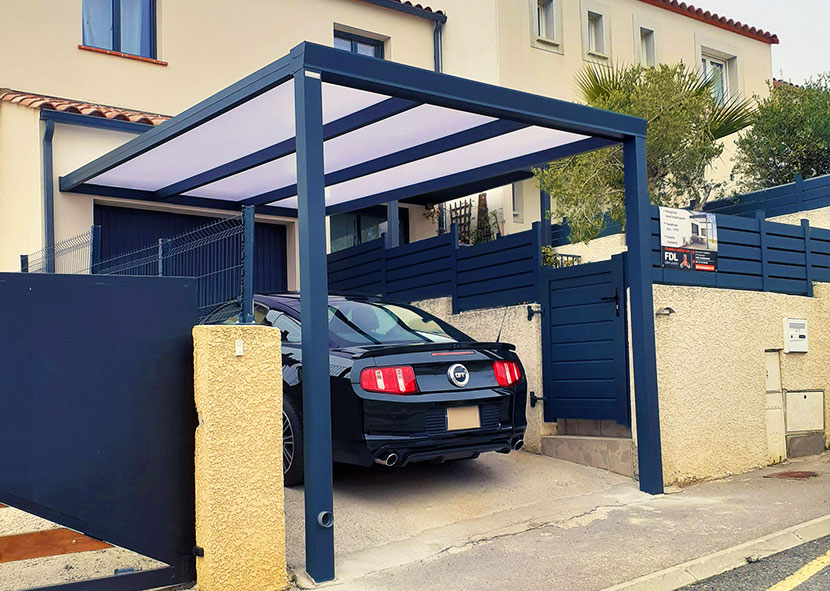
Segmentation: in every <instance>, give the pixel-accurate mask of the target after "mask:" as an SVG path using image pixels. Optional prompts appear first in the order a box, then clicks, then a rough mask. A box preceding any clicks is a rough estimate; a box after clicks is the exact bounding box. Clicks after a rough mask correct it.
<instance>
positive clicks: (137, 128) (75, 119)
mask: <svg viewBox="0 0 830 591" xmlns="http://www.w3.org/2000/svg"><path fill="white" fill-rule="evenodd" d="M40 120H41V121H54V122H55V123H64V124H66V125H78V126H80V127H92V128H95V129H107V130H109V131H123V132H125V133H144V132H145V131H150V130H151V129H153V128H154V126H153V125H148V124H146V123H135V122H133V121H122V120H120V119H107V118H106V117H94V116H92V115H82V114H80V113H68V112H66V111H52V110H43V111H41V112H40Z"/></svg>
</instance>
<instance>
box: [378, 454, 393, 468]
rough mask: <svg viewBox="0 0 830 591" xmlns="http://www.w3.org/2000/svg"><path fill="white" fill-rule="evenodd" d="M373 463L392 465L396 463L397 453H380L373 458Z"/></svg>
mask: <svg viewBox="0 0 830 591" xmlns="http://www.w3.org/2000/svg"><path fill="white" fill-rule="evenodd" d="M375 463H376V464H380V465H381V466H390V467H391V466H394V465H395V464H397V463H398V454H396V453H395V452H389V453H388V454H386V455H384V454H381V455H379V456H378V457H376V458H375Z"/></svg>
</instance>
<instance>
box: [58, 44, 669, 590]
mask: <svg viewBox="0 0 830 591" xmlns="http://www.w3.org/2000/svg"><path fill="white" fill-rule="evenodd" d="M288 80H292V81H293V86H294V87H293V92H294V113H293V116H294V120H295V133H296V136H295V138H294V139H293V142H294V145H293V146H289V147H291V148H292V149H294V150H295V151H296V172H297V177H296V194H297V210H296V215H297V217H298V229H299V251H300V252H299V255H300V277H301V289H300V293H301V314H302V318H303V327H302V330H303V345H302V346H303V360H304V365H305V366H306V367H305V368H304V372H303V373H304V381H303V410H304V426H305V434H306V441H305V458H306V459H305V462H306V465H305V478H306V486H305V527H306V571H307V572H308V574H309V575H310V576H311V577H312V578H313V579H315V580H316V581H318V582H319V581H326V580H330V579H332V578H334V538H333V530H332V528H331V519H330V518H331V513H332V510H333V500H332V470H331V460H332V453H331V452H332V449H331V415H330V406H329V404H330V402H329V401H330V388H329V371H328V354H327V351H328V323H327V300H326V298H327V290H328V283H327V273H326V247H325V244H326V240H325V232H326V229H325V216H326V215H327V214H332V213H336V212H338V211H348V210H352V209H357V208H361V207H366V206H369V205H374V204H379V203H388V202H391V201H395V200H400V199H411V198H417V197H419V196H422V195H424V194H431V195H434V196H438V197H440V196H441V195H443V196H449V197H448V198H453V197H454V196H460V195H463V194H469V193H472V192H475V191H478V190H483V189H485V188H491V187H495V186H500V185H503V184H505V182H504V181H505V180H507V179H515V178H521V177H523V176H527V175H528V174H529V173H528V170H529V168H530V167H532V166H539V165H543V164H544V163H546V162H549V161H551V160H554V159H556V158H561V157H564V156H568V155H571V154H575V153H579V152H584V151H588V150H593V149H597V148H600V147H603V146H607V145H610V144H614V143H620V144H622V145H623V163H624V170H625V203H626V216H627V232H626V240H627V243H628V251H629V257H628V260H629V268H628V277H629V284H630V297H629V309H630V312H631V332H632V335H631V338H632V351H633V357H634V359H633V373H634V384H635V389H636V392H637V404H636V420H637V433H638V457H639V469H640V488H641V490H643V491H646V492H650V493H661V492H662V490H663V475H662V458H661V451H660V430H659V418H658V405H657V373H656V361H655V348H654V317H653V302H652V291H651V250H650V244H649V239H650V234H651V231H650V226H649V224H650V216H649V200H648V187H647V181H646V169H645V165H646V160H645V133H646V122H645V121H644V120H642V119H638V118H635V117H630V116H626V115H621V114H617V113H612V112H609V111H602V110H599V109H594V108H591V107H587V106H584V105H579V104H575V103H569V102H565V101H561V100H557V99H552V98H549V97H543V96H538V95H532V94H528V93H525V92H520V91H517V90H512V89H508V88H502V87H498V86H493V85H489V84H484V83H481V82H476V81H472V80H466V79H462V78H457V77H452V76H447V75H444V74H438V73H435V72H432V71H428V70H422V69H418V68H413V67H410V66H406V65H402V64H398V63H394V62H388V61H382V60H376V59H371V58H366V57H362V56H357V55H353V54H350V53H347V52H344V51H340V50H336V49H333V48H329V47H323V46H320V45H315V44H312V43H302V44H300V45H298V46H297V47H295V48H294V49H292V50H291V52H290V53H289V54H288V55H287V56H285V57H283V58H281V59H279V60H277V61H275V62H274V63H272V64H270V65H268V66H266V67H264V68H262V69H261V70H259V71H257V72H255V73H253V74H251V75H249V76H247V77H245V78H243V79H242V80H240V81H239V82H237V83H235V84H233V85H231V86H229V87H228V88H226V89H225V90H222V91H221V92H219V93H217V94H215V95H214V96H212V97H210V98H208V99H206V100H204V101H202V102H200V103H198V104H197V105H195V106H194V107H191V108H190V109H188V110H186V111H184V112H183V113H182V114H180V115H178V116H176V117H174V118H172V119H171V120H169V121H168V122H166V123H164V124H162V125H160V126H158V127H156V128H154V129H151V130H149V131H147V132H145V133H144V134H142V135H141V136H138V137H136V138H135V139H133V140H131V141H130V142H128V143H126V144H124V145H122V146H121V147H119V148H116V149H114V150H112V151H111V152H110V153H108V154H106V155H104V156H102V157H100V158H98V159H96V160H94V161H92V162H90V163H89V164H87V165H85V166H83V167H81V168H79V169H78V170H76V171H74V172H72V173H70V174H68V175H66V176H63V177H61V179H60V188H61V190H62V191H72V192H79V193H88V194H93V195H106V196H111V197H124V198H131V199H141V200H148V201H162V202H166V203H180V204H183V205H191V206H197V207H211V208H217V207H219V208H226V209H238V208H239V206H240V202H238V201H228V202H221V201H219V200H217V199H205V198H201V197H193V196H189V197H188V196H185V195H181V194H180V193H181V191H180V192H178V193H177V192H176V191H175V190H172V191H171V190H168V191H167V192H162V194H159V193H157V192H152V191H140V190H136V189H131V188H125V187H118V186H101V185H96V184H94V183H89V182H88V181H90V179H93V178H94V177H96V176H97V175H99V174H102V173H104V172H106V171H108V170H110V169H113V168H114V167H116V166H119V165H121V164H123V163H126V162H129V161H131V160H132V159H134V158H136V157H138V156H140V155H141V154H144V153H147V152H149V151H151V150H153V148H155V147H157V146H160V145H162V144H164V143H165V142H167V141H169V140H171V139H173V138H176V137H177V136H180V135H182V134H185V133H187V132H188V131H190V130H193V129H195V128H196V127H198V126H200V125H202V124H204V123H206V122H209V121H210V120H212V119H214V118H216V117H218V116H221V115H222V114H224V113H227V112H229V111H231V110H233V109H234V108H236V107H238V106H239V105H242V104H243V103H245V102H246V101H248V100H251V99H252V98H254V97H257V96H259V95H261V94H263V93H265V92H267V91H268V90H270V89H273V88H274V87H276V86H278V85H280V84H282V83H284V82H286V81H288ZM324 83H333V84H337V85H342V86H345V87H350V88H354V89H359V90H364V91H370V92H375V93H380V94H383V95H388V96H390V97H393V98H394V100H395V101H398V102H400V101H414V102H417V103H419V104H423V103H426V104H431V105H438V106H441V107H447V108H450V109H456V110H459V111H464V112H467V113H475V114H479V115H484V116H488V117H495V118H497V119H502V120H506V121H509V122H514V123H518V124H527V125H535V126H540V127H545V128H551V129H556V130H562V131H566V132H571V133H578V134H582V135H585V136H589V137H588V138H587V139H584V140H581V141H578V142H573V143H571V144H565V145H563V146H560V147H558V148H554V149H553V150H546V151H544V152H543V153H539V152H536V153H532V154H525V155H521V156H519V157H515V158H510V159H508V160H506V161H503V162H496V163H492V164H489V165H486V166H482V167H478V168H476V169H473V170H466V171H463V172H460V173H457V174H453V175H448V176H444V177H441V178H433V179H428V180H427V181H425V182H421V183H417V184H415V185H410V186H406V187H400V188H396V189H394V190H390V191H385V192H381V193H378V194H375V195H370V196H366V197H362V198H358V199H354V200H352V201H347V202H345V203H341V204H339V205H338V206H336V207H331V206H329V207H326V184H327V180H329V179H328V178H327V177H328V176H329V175H330V174H331V173H329V174H328V175H327V174H326V172H325V169H324V149H323V146H324V141H325V140H326V138H327V134H328V131H330V130H327V126H328V125H330V124H327V125H324V123H323V116H322V112H323V101H322V94H323V92H322V86H323V84H324ZM388 106H389V104H388V103H387V107H388ZM280 115H281V114H275V117H278V116H280ZM282 115H283V116H285V115H286V114H282ZM288 116H290V114H289V115H288ZM355 117H356V118H357V119H355V120H353V121H351V124H352V125H356V126H358V127H359V126H360V124H361V121H360V118H361V117H365V118H366V119H365V120H364V121H362V123H363V124H364V125H366V124H370V123H372V122H374V121H377V113H374V114H371V113H369V114H367V113H362V114H355ZM341 123H342V122H341ZM473 135H475V134H473ZM473 139H474V138H473ZM439 153H440V152H439ZM261 157H262V155H261V154H249V155H246V156H245V157H244V158H242V159H240V160H243V162H236V163H235V164H234V163H229V164H233V165H234V166H236V167H242V166H250V165H251V161H252V160H256V158H261ZM246 159H247V160H246ZM170 166H176V163H175V162H171V163H170ZM223 166H224V165H223ZM357 172H359V171H357ZM210 174H212V175H216V176H217V178H224V177H221V175H223V174H224V175H225V177H226V176H227V174H228V170H227V169H223V167H222V166H219V167H216V168H214V169H212V170H211V171H210ZM517 175H518V177H517ZM188 180H190V179H188ZM205 180H210V179H205V178H202V179H199V180H198V182H203V181H205ZM508 182H509V180H508ZM168 189H170V187H168ZM465 191H466V193H465ZM257 209H258V211H261V212H263V213H265V212H268V213H278V214H281V215H286V214H288V215H294V214H293V212H292V211H286V210H285V208H282V207H279V206H271V205H268V206H266V205H261V204H260V205H258V208H257ZM324 352H325V353H324Z"/></svg>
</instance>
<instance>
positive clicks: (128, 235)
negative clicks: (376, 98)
mask: <svg viewBox="0 0 830 591" xmlns="http://www.w3.org/2000/svg"><path fill="white" fill-rule="evenodd" d="M3 12H4V14H3V18H2V19H0V38H1V39H3V42H4V44H5V51H3V52H1V53H0V269H2V270H16V269H18V268H19V265H20V259H19V255H20V254H23V253H29V252H34V251H37V250H40V249H42V248H44V247H47V248H48V247H49V246H50V245H52V244H54V243H55V242H56V241H57V242H59V241H61V240H65V239H67V238H69V237H72V236H75V235H78V234H80V233H83V232H85V231H87V230H89V228H90V226H91V225H93V224H96V225H99V226H101V228H102V241H103V249H104V252H110V253H117V252H120V251H124V250H130V249H133V248H137V247H140V246H145V245H147V244H151V243H153V242H154V241H156V240H157V239H158V238H160V237H163V236H169V235H171V234H176V233H180V232H182V231H186V230H188V229H190V228H193V227H196V226H197V225H199V224H200V223H204V222H205V221H206V220H205V216H214V217H220V216H223V215H227V214H228V212H229V211H231V210H234V204H235V201H237V200H239V199H242V198H245V197H247V196H246V195H238V196H232V197H233V198H229V199H228V200H227V206H226V208H224V209H218V208H215V209H207V210H206V209H205V208H203V207H198V208H197V207H194V206H192V205H191V204H190V203H191V202H189V201H188V198H187V194H186V193H187V192H186V191H182V193H181V195H176V198H169V197H163V196H153V198H148V200H147V201H136V200H126V199H121V198H119V197H118V195H117V194H113V196H110V197H99V196H95V197H93V196H87V195H79V194H74V193H62V192H61V191H60V188H59V180H58V179H59V177H60V176H61V175H64V174H66V173H68V172H69V171H72V170H74V169H76V168H78V167H79V166H81V165H82V164H83V163H85V162H89V161H90V160H92V159H94V158H96V157H98V156H100V155H102V154H104V153H106V152H108V151H109V150H112V149H113V148H116V147H118V146H119V145H121V144H123V143H125V142H126V141H128V140H129V139H131V138H133V137H135V135H136V134H138V133H141V132H143V131H146V130H147V129H150V128H151V127H150V126H152V125H157V124H160V123H162V122H163V121H165V120H167V119H168V118H169V117H170V116H172V115H175V114H178V113H179V112H181V111H182V110H184V109H186V108H187V107H188V106H190V105H192V104H195V103H196V102H198V101H199V100H201V99H203V98H205V97H207V96H209V95H210V94H212V93H213V92H215V90H216V89H218V88H222V87H224V86H226V85H228V84H229V83H231V82H233V81H235V80H238V79H240V78H242V77H243V76H245V75H246V74H249V73H250V72H252V71H254V70H256V69H258V68H260V67H262V66H264V65H265V64H267V63H269V62H271V61H273V59H275V58H276V57H277V56H280V55H283V54H285V53H286V52H288V51H289V49H290V48H291V47H293V46H295V45H296V44H298V43H300V42H301V41H304V40H307V41H312V42H315V43H320V44H325V45H333V46H335V47H338V48H340V49H343V50H344V51H352V52H356V53H360V54H363V55H367V56H370V57H373V58H377V59H387V60H393V61H396V62H400V63H404V64H407V65H411V66H415V67H419V68H426V69H436V70H440V71H443V72H445V73H448V74H454V75H459V76H463V77H466V78H472V79H475V80H480V81H483V82H488V83H493V84H498V85H502V86H507V87H512V88H516V89H520V90H526V91H528V92H533V93H537V94H543V95H548V96H552V97H555V98H561V99H566V100H576V99H577V95H576V91H575V87H574V82H573V81H574V75H575V74H576V73H577V72H578V71H579V70H580V69H581V68H583V67H584V66H585V65H586V64H588V63H600V64H613V63H620V64H623V63H632V62H641V63H645V64H647V65H653V64H656V63H661V62H662V63H676V62H677V61H680V60H682V61H684V62H685V63H688V64H690V65H692V66H694V67H697V66H698V65H699V66H700V67H701V68H704V69H706V70H707V71H711V72H717V73H720V79H721V80H722V87H720V90H719V92H722V93H723V94H724V95H726V94H731V93H741V94H743V95H751V94H756V93H757V94H763V93H764V92H765V90H766V81H767V80H768V79H769V78H770V77H771V57H770V47H771V45H772V44H774V43H777V42H778V40H777V38H776V37H775V36H774V35H772V34H770V33H766V32H763V31H758V30H756V29H754V28H751V27H749V26H746V25H743V24H741V23H739V22H735V21H733V20H728V19H726V18H721V17H718V16H717V15H711V14H709V13H708V12H705V11H703V10H697V9H695V8H693V7H690V6H687V5H685V4H682V5H681V4H678V3H677V2H673V1H668V0H665V1H664V0H605V2H595V1H594V0H489V1H487V2H482V1H480V0H445V1H444V2H443V3H442V4H441V5H440V6H435V7H433V8H428V7H423V6H421V5H419V4H416V5H413V4H412V3H410V2H402V1H399V0H281V1H280V2H271V1H266V0H248V1H246V2H236V3H228V2H220V1H219V0H202V1H200V2H195V1H192V0H188V1H176V2H172V1H168V0H67V1H65V2H59V3H55V2H47V1H46V0H33V1H31V2H26V3H12V4H6V5H5V6H4V7H3ZM262 124H263V125H268V122H267V121H263V122H262ZM726 146H727V149H726V150H725V153H724V157H723V162H722V163H721V164H720V165H719V166H718V167H717V168H716V170H714V171H713V173H712V174H714V175H727V174H728V171H729V168H730V166H729V157H730V154H731V153H732V152H733V151H734V150H733V148H732V147H731V142H730V141H729V139H727V140H726ZM217 164H218V165H220V164H222V163H217ZM488 204H489V207H490V209H491V211H492V210H496V211H501V216H502V218H503V219H504V231H505V233H507V234H510V233H514V232H517V231H521V230H524V229H527V228H529V227H530V224H531V223H532V222H533V221H536V220H538V219H539V215H540V214H539V211H540V209H539V191H538V188H537V187H536V186H535V185H534V182H533V181H532V180H529V181H524V182H522V183H518V184H516V185H514V186H507V187H502V188H500V189H496V190H494V191H488ZM400 205H401V207H400V215H399V220H400V223H401V235H402V239H403V240H404V241H415V240H419V239H421V238H425V237H428V236H432V235H434V233H435V231H436V223H435V221H434V219H430V218H429V217H427V216H426V215H425V211H424V207H423V206H422V205H418V204H411V203H402V204H400ZM257 221H258V223H259V224H260V227H261V230H262V235H263V240H260V241H259V242H260V243H261V244H262V245H263V248H266V247H267V248H268V252H269V253H270V255H271V256H270V260H271V261H272V263H271V264H273V265H274V266H275V268H277V269H278V271H279V272H277V273H275V274H274V277H275V279H274V280H273V282H272V284H271V285H269V286H268V289H296V288H297V287H298V271H297V258H298V257H297V231H296V223H295V220H294V219H293V218H292V217H290V216H286V215H280V214H278V213H275V212H274V211H269V210H266V209H263V211H262V212H258V215H257ZM385 223H386V209H385V208H384V207H382V206H380V207H376V208H372V209H369V210H365V211H361V212H357V213H351V214H342V215H338V216H331V217H330V218H329V230H330V231H329V243H330V248H331V249H332V250H337V249H340V248H345V247H348V246H352V245H354V244H357V243H360V242H362V241H366V240H371V239H373V238H376V237H377V236H378V235H379V233H380V232H381V231H382V230H383V229H384V227H385Z"/></svg>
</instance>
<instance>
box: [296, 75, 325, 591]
mask: <svg viewBox="0 0 830 591" xmlns="http://www.w3.org/2000/svg"><path fill="white" fill-rule="evenodd" d="M294 109H295V113H294V115H295V118H296V128H297V196H298V212H297V213H298V226H299V242H300V243H299V248H300V317H301V319H302V333H303V335H302V338H303V432H304V434H305V445H304V448H303V451H304V455H305V568H306V572H307V573H308V574H309V575H310V576H311V578H313V579H314V580H315V581H317V582H318V583H319V582H322V581H330V580H331V579H333V578H334V528H333V527H332V522H331V519H333V518H332V511H333V505H334V503H333V499H332V475H331V389H330V384H329V327H328V278H327V271H326V200H325V194H324V188H325V182H324V177H323V174H324V171H323V106H322V84H321V81H320V73H319V72H314V71H311V70H306V69H305V68H301V69H299V70H298V71H297V72H295V73H294Z"/></svg>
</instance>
